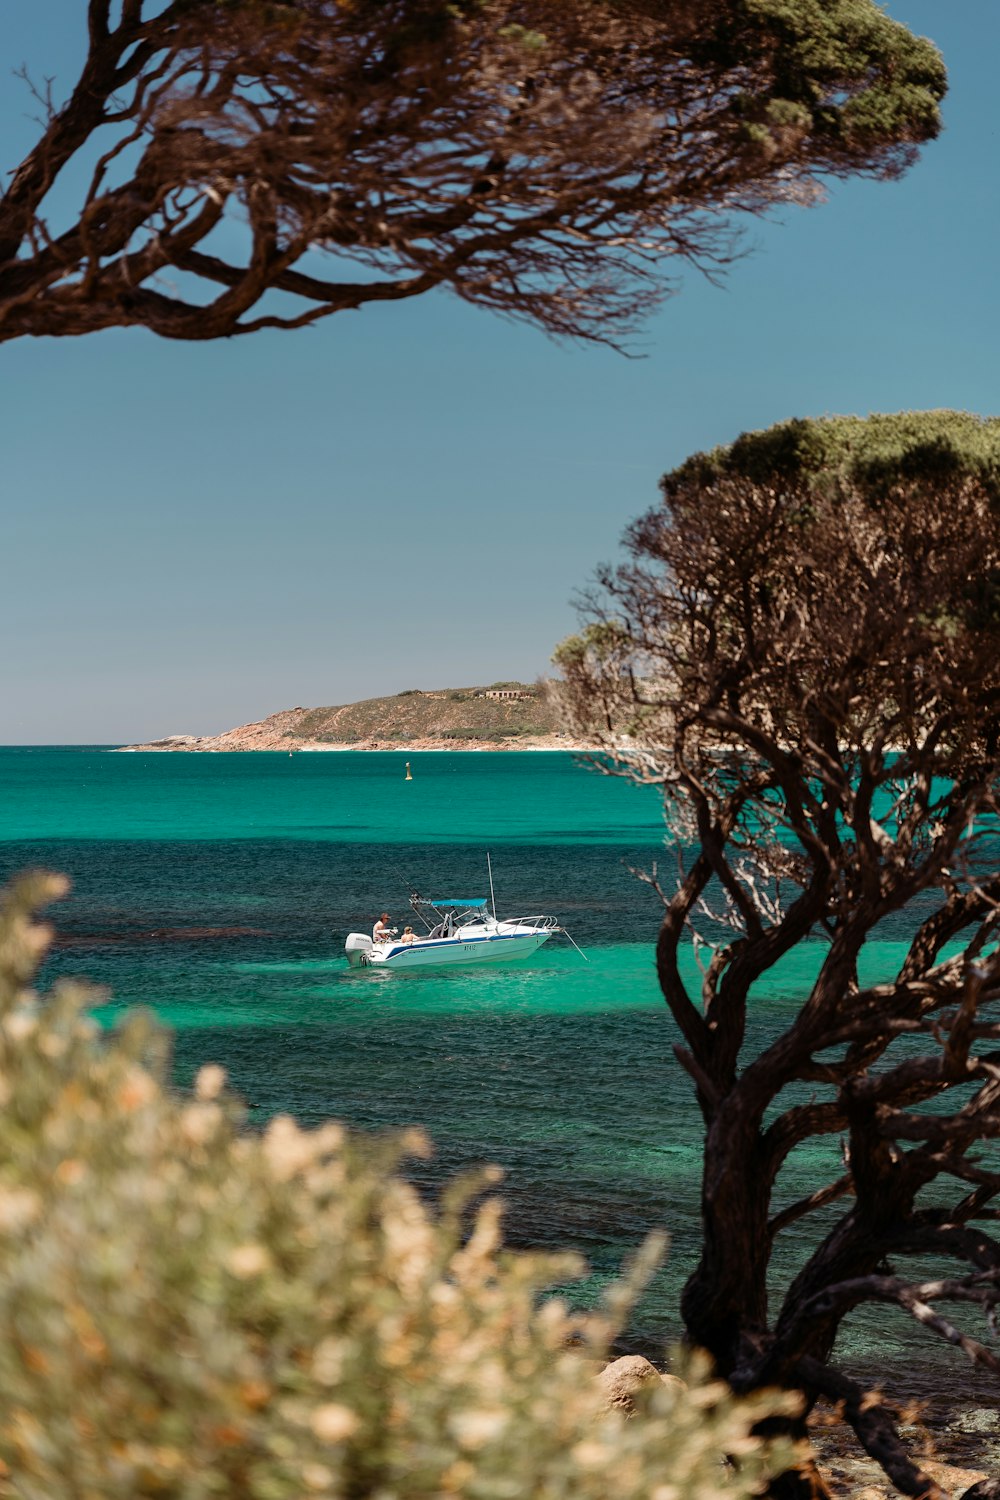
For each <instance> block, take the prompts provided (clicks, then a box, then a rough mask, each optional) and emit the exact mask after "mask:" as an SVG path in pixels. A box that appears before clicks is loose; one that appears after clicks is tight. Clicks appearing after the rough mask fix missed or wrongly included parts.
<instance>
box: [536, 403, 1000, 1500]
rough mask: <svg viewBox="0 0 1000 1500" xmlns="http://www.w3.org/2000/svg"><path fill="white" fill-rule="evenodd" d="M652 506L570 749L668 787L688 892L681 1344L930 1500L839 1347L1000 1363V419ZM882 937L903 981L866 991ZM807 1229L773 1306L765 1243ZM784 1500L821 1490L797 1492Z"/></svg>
mask: <svg viewBox="0 0 1000 1500" xmlns="http://www.w3.org/2000/svg"><path fill="white" fill-rule="evenodd" d="M662 492H663V503H662V505H661V506H659V507H657V508H656V509H654V510H653V511H651V512H650V513H649V514H648V515H646V516H645V517H643V518H642V519H640V520H639V521H637V522H636V523H635V524H634V525H633V526H632V528H631V529H630V531H629V533H628V538H627V540H628V549H629V553H630V559H629V561H628V562H627V563H626V564H625V565H624V566H622V567H620V568H618V569H616V570H613V569H606V570H605V571H604V573H603V574H602V575H601V578H600V583H601V589H600V591H599V592H598V593H596V594H595V596H594V597H593V598H592V599H591V601H590V612H591V617H590V623H589V624H588V626H587V628H586V629H585V630H584V631H583V633H582V634H581V635H580V636H578V637H576V638H574V639H572V640H571V641H569V642H567V643H566V644H565V645H564V646H563V647H562V648H561V649H560V651H559V652H558V654H557V660H558V662H559V664H560V666H561V667H562V669H563V673H564V676H565V687H564V695H565V699H566V704H567V711H568V712H569V714H570V716H571V718H572V721H573V724H574V728H575V729H576V731H577V732H578V733H581V734H589V735H590V736H591V737H593V738H595V739H596V740H597V742H598V744H599V745H600V747H601V748H602V750H603V752H604V756H603V764H604V766H605V769H607V770H609V771H611V772H617V773H619V774H624V775H626V776H629V777H632V778H633V779H636V780H639V781H645V782H649V783H653V784H656V785H658V786H662V788H663V795H664V801H665V808H666V814H667V823H668V828H669V830H670V836H671V838H672V840H673V841H674V842H675V843H676V845H677V858H678V875H677V879H676V883H675V884H673V885H672V886H668V885H667V883H665V882H664V881H663V880H662V879H661V878H660V877H659V876H658V875H657V873H656V871H655V869H654V870H653V871H652V872H651V873H650V874H648V875H647V878H648V879H649V880H650V881H651V882H653V883H654V884H655V885H656V887H657V889H658V890H659V891H660V894H661V897H662V900H663V905H664V916H663V923H662V927H661V930H660V934H659V939H658V943H657V952H656V962H657V972H658V976H659V981H660V985H661V988H662V990H663V994H664V997H665V999H666V1003H667V1005H668V1007H669V1010H670V1013H671V1015H672V1017H673V1020H674V1021H675V1023H676V1025H677V1027H678V1028H679V1030H680V1033H681V1037H682V1040H681V1041H680V1042H679V1043H678V1044H677V1046H676V1048H675V1052H676V1056H677V1058H678V1060H679V1062H680V1064H681V1065H682V1067H683V1068H685V1069H686V1071H687V1072H688V1074H689V1075H690V1077H691V1079H692V1080H693V1084H694V1087H695V1090H696V1092H697V1098H698V1103H699V1105H700V1108H701V1112H702V1115H703V1117H704V1122H705V1142H704V1170H703V1180H702V1212H703V1240H702V1246H701V1255H700V1261H699V1263H698V1266H697V1268H696V1269H695V1271H694V1272H693V1274H692V1276H691V1278H690V1279H689V1281H688V1283H687V1286H686V1288H685V1291H684V1294H683V1299H682V1312H683V1317H684V1322H685V1325H686V1329H687V1333H688V1335H689V1337H690V1338H691V1340H692V1341H693V1342H694V1343H696V1344H698V1345H701V1346H703V1347H704V1348H706V1349H708V1350H709V1351H710V1352H711V1354H712V1356H713V1357H714V1359H715V1360H716V1362H717V1366H718V1369H719V1371H720V1372H721V1373H722V1374H723V1375H724V1376H725V1377H726V1378H727V1379H728V1380H729V1382H730V1384H731V1385H732V1386H733V1388H734V1389H735V1390H738V1391H748V1390H753V1389H757V1388H759V1387H761V1386H764V1385H767V1384H769V1383H776V1384H778V1385H780V1386H785V1387H788V1388H798V1389H801V1390H802V1391H804V1392H805V1394H806V1397H807V1402H808V1405H810V1406H811V1405H812V1404H813V1403H814V1402H815V1401H816V1400H817V1399H818V1398H819V1397H821V1396H822V1397H827V1398H829V1399H831V1400H833V1401H835V1402H843V1403H844V1406H845V1409H846V1415H847V1418H848V1420H849V1421H850V1423H851V1424H852V1426H853V1428H854V1430H855V1432H856V1433H857V1436H858V1437H859V1439H860V1440H861V1442H862V1444H863V1445H864V1447H865V1448H866V1449H867V1451H868V1452H869V1453H870V1454H871V1455H872V1456H873V1457H875V1458H876V1459H877V1460H878V1461H879V1462H880V1463H881V1464H882V1466H883V1468H884V1469H885V1471H886V1473H887V1474H888V1475H889V1476H890V1478H891V1479H892V1481H893V1482H894V1484H895V1485H896V1486H897V1488H898V1489H899V1490H901V1491H902V1492H903V1493H904V1494H907V1495H920V1496H925V1497H939V1496H940V1493H941V1492H940V1491H939V1489H938V1488H937V1486H936V1485H935V1484H934V1483H933V1482H932V1481H931V1480H930V1479H928V1478H927V1476H926V1475H925V1474H923V1473H922V1472H921V1471H920V1468H919V1466H918V1465H917V1464H915V1463H914V1462H913V1461H912V1460H911V1459H910V1458H909V1456H908V1455H907V1453H906V1452H905V1450H904V1447H903V1445H902V1443H901V1441H900V1439H899V1436H898V1433H897V1431H896V1428H895V1427H894V1425H893V1423H892V1421H891V1420H890V1416H889V1413H888V1412H887V1410H886V1408H885V1407H884V1406H883V1405H881V1404H880V1403H879V1402H878V1401H877V1400H875V1399H874V1398H871V1397H870V1396H867V1395H866V1393H865V1392H864V1391H863V1390H862V1389H861V1388H860V1387H859V1385H858V1384H857V1383H856V1382H854V1381H853V1380H851V1379H850V1378H849V1377H848V1376H847V1375H846V1374H844V1373H843V1372H841V1371H840V1370H839V1369H836V1368H834V1367H833V1366H832V1365H831V1363H830V1356H831V1351H832V1349H833V1344H834V1339H835V1336H836V1333H837V1330H838V1328H839V1326H840V1324H841V1322H842V1320H843V1319H844V1318H845V1317H846V1316H847V1315H848V1314H849V1313H851V1312H852V1310H853V1309H855V1308H858V1307H860V1306H862V1305H863V1304H866V1303H872V1302H876V1303H886V1304H893V1305H895V1306H896V1307H899V1308H902V1309H904V1310H905V1311H906V1312H907V1313H909V1314H911V1315H912V1316H913V1317H914V1318H915V1319H916V1320H917V1321H918V1322H919V1323H920V1324H921V1325H922V1326H923V1328H924V1329H926V1330H927V1332H928V1333H929V1334H930V1335H934V1336H936V1337H938V1338H941V1339H944V1340H945V1341H946V1342H947V1343H949V1344H953V1345H954V1346H955V1347H956V1348H958V1349H959V1350H961V1351H962V1352H963V1353H964V1354H965V1355H966V1356H967V1357H968V1358H969V1359H971V1360H972V1361H974V1362H975V1363H976V1364H979V1365H983V1366H986V1367H988V1368H989V1369H991V1370H993V1371H994V1372H1000V1353H998V1351H997V1350H996V1348H995V1346H994V1347H992V1348H991V1347H990V1335H989V1334H987V1335H986V1337H985V1338H984V1337H982V1336H980V1335H978V1334H977V1333H976V1332H974V1331H970V1327H969V1325H968V1322H967V1321H966V1320H965V1319H964V1318H963V1310H964V1313H965V1315H966V1317H968V1315H970V1313H971V1312H975V1311H976V1310H977V1309H978V1310H985V1312H986V1313H987V1314H988V1315H991V1314H992V1313H993V1311H994V1310H995V1309H996V1308H997V1306H998V1305H1000V1239H998V1238H997V1237H996V1236H995V1235H994V1234H991V1233H989V1232H988V1230H989V1226H990V1225H991V1224H992V1223H995V1222H996V1221H997V1220H998V1219H1000V1211H998V1209H997V1208H996V1207H994V1206H993V1205H994V1202H995V1200H996V1198H997V1196H998V1195H1000V1154H998V1152H997V1149H996V1146H995V1145H994V1144H993V1143H994V1142H995V1140H996V1138H997V1137H998V1136H1000V1049H998V1048H997V1042H998V1041H1000V1010H998V1006H1000V948H998V947H997V937H998V933H1000V874H998V872H997V841H996V833H997V825H996V817H997V812H998V798H997V794H998V787H1000V512H998V507H1000V421H997V420H993V421H983V420H981V419H979V418H976V417H972V416H967V415H963V414H957V413H950V412H932V413H926V414H903V415H900V416H896V417H892V416H889V417H872V418H870V419H869V420H867V421H865V420H861V419H858V418H849V419H832V420H826V421H818V422H790V423H788V424H785V425H782V426H780V427H776V428H772V429H771V430H770V431H767V432H763V433H753V434H750V435H748V436H744V437H742V438H740V439H739V441H738V442H736V443H734V444H733V445H732V447H730V448H728V449H720V450H718V451H716V452H714V453H711V454H707V455H706V454H700V455H697V456H696V457H694V458H692V459H690V460H689V461H688V462H687V463H685V464H684V465H682V466H681V468H680V469H678V470H676V471H675V472H673V473H671V474H668V475H667V476H666V478H665V479H664V480H663V482H662ZM894 917H895V918H897V921H902V919H903V918H904V917H905V918H906V920H907V924H908V925H907V927H906V929H905V930H906V931H907V933H908V937H907V944H906V952H905V957H904V958H903V960H902V962H901V963H900V964H899V966H898V968H896V969H895V972H890V973H885V974H884V975H882V976H881V977H880V979H879V981H878V982H875V983H873V982H862V980H861V978H860V977H859V966H860V965H861V964H862V962H863V960H864V958H865V955H866V945H867V944H869V943H870V942H871V940H872V939H873V937H874V936H875V935H876V934H877V933H878V932H879V929H880V925H881V924H884V923H885V922H886V920H887V919H892V918H894ZM692 944H693V946H694V953H695V955H696V957H697V958H698V959H699V964H700V972H701V978H700V981H699V982H698V983H697V984H694V985H692V984H691V983H690V982H685V978H684V972H683V963H684V961H685V960H686V958H687V955H688V953H689V945H692ZM803 944H810V945H812V946H811V948H810V949H808V950H806V951H807V952H811V953H812V954H813V957H814V963H815V979H814V980H813V982H812V985H811V987H810V988H809V990H808V993H807V994H804V995H803V997H802V1002H801V1004H800V1005H799V1007H798V1010H797V1012H796V1013H795V1014H794V1016H793V1017H792V1018H791V1020H790V1022H789V1024H788V1025H787V1027H786V1029H785V1030H784V1032H783V1033H782V1034H781V1035H780V1036H779V1037H778V1038H777V1039H776V1040H775V1041H774V1042H773V1043H772V1044H771V1045H768V1046H766V1047H755V1046H754V1045H753V1028H752V1017H751V1016H750V1005H751V997H752V990H753V987H754V986H755V985H758V984H759V983H761V981H764V980H766V978H767V976H768V974H769V973H770V972H771V971H772V970H773V968H774V966H775V964H776V963H778V962H779V960H780V959H781V958H782V957H784V956H785V955H787V954H788V953H790V952H791V951H792V950H793V949H801V946H802V945H803ZM956 945H957V946H956ZM694 972H697V971H694ZM822 1137H831V1138H832V1140H831V1146H832V1144H833V1141H835V1140H836V1139H837V1138H838V1137H839V1138H841V1142H842V1148H843V1163H842V1165H840V1164H839V1163H838V1164H837V1165H836V1167H835V1169H834V1171H833V1172H831V1175H830V1177H829V1179H828V1180H817V1182H816V1185H815V1190H814V1191H812V1192H810V1193H809V1194H808V1195H807V1196H805V1197H804V1198H802V1199H801V1200H799V1201H789V1196H788V1192H787V1189H784V1188H783V1172H784V1169H785V1168H786V1166H787V1164H788V1161H789V1157H790V1155H791V1153H793V1152H794V1151H796V1150H797V1149H798V1148H800V1147H801V1146H802V1145H803V1144H804V1143H806V1142H815V1141H817V1140H818V1139H821V1138H822ZM810 1219H812V1220H813V1223H814V1225H815V1229H814V1232H813V1236H812V1249H811V1251H810V1252H809V1253H808V1254H807V1255H806V1256H805V1257H804V1259H803V1260H802V1262H801V1264H800V1265H799V1268H798V1271H797V1274H795V1276H794V1278H793V1279H791V1281H790V1282H789V1284H787V1285H786V1286H785V1288H784V1291H783V1296H782V1298H781V1301H780V1303H779V1305H778V1306H777V1307H775V1308H769V1305H768V1293H767V1277H768V1270H769V1267H770V1265H771V1260H772V1252H773V1248H774V1244H775V1240H776V1238H777V1237H778V1236H779V1235H781V1234H782V1232H783V1231H784V1230H785V1229H787V1228H788V1226H790V1225H792V1224H796V1225H799V1226H800V1233H801V1227H802V1225H803V1221H805V1223H806V1224H808V1223H809V1221H810ZM914 1257H918V1258H920V1259H921V1260H923V1261H928V1260H930V1261H932V1262H935V1261H936V1262H939V1263H941V1266H942V1269H941V1273H940V1276H935V1277H934V1278H933V1279H931V1278H929V1277H927V1276H926V1275H920V1274H916V1273H913V1272H908V1270H907V1267H908V1266H909V1265H910V1264H911V1261H912V1259H913V1258H914ZM949 1268H950V1269H949ZM949 1304H951V1305H954V1306H956V1307H957V1308H958V1309H959V1312H958V1314H957V1326H956V1324H955V1323H953V1322H952V1321H951V1316H950V1310H949ZM977 1315H978V1314H977ZM988 1492H989V1493H991V1494H993V1493H997V1491H994V1490H989V1491H988ZM772 1493H773V1494H774V1495H780V1496H782V1497H785V1500H789V1497H796V1500H797V1497H803V1496H806V1495H813V1496H815V1495H825V1494H826V1493H827V1491H826V1489H825V1488H824V1487H823V1484H822V1482H821V1480H820V1478H819V1477H818V1476H817V1475H815V1474H807V1473H805V1472H800V1471H795V1472H793V1473H790V1474H787V1475H785V1476H783V1477H782V1478H781V1479H780V1480H779V1481H777V1482H776V1483H775V1484H774V1486H773V1487H772ZM975 1493H977V1494H985V1493H987V1491H985V1490H977V1491H976V1492H975Z"/></svg>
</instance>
